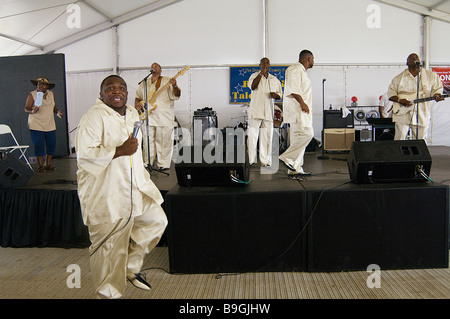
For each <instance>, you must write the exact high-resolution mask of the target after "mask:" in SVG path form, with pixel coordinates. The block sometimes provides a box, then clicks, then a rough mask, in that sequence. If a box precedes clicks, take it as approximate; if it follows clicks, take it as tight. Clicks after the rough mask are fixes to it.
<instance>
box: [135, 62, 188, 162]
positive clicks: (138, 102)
mask: <svg viewBox="0 0 450 319" xmlns="http://www.w3.org/2000/svg"><path fill="white" fill-rule="evenodd" d="M150 72H151V73H152V76H151V77H150V78H149V79H148V81H147V98H148V100H150V99H151V98H152V96H153V95H154V94H155V93H156V92H158V94H157V98H156V100H155V101H153V103H152V104H150V103H148V106H147V108H148V110H151V111H150V113H149V115H148V123H149V124H148V125H149V127H148V141H149V143H150V160H149V155H148V150H149V147H148V142H147V136H146V134H147V132H146V131H147V130H146V128H147V127H146V122H145V123H144V124H145V125H143V126H142V128H143V130H142V133H143V134H144V137H143V143H142V145H143V157H144V164H145V165H146V166H147V165H151V166H152V165H153V164H154V162H155V160H156V165H157V166H158V169H159V170H167V169H169V168H170V163H171V160H172V153H173V128H174V123H175V111H174V101H175V100H178V99H179V98H180V96H181V90H180V88H179V87H178V86H177V81H176V80H175V79H174V78H169V77H165V76H161V73H162V70H161V66H160V65H159V64H158V63H153V64H152V66H151V69H150ZM144 85H145V82H142V83H141V84H140V85H139V87H138V89H137V90H136V98H135V100H134V106H135V108H136V109H137V110H138V111H139V110H143V105H144V104H145V103H144V99H145V88H144ZM165 87H166V88H165ZM164 88H165V90H164V91H163V92H159V90H162V89H164ZM155 96H156V95H155ZM153 108H154V109H153ZM152 109H153V110H152Z"/></svg>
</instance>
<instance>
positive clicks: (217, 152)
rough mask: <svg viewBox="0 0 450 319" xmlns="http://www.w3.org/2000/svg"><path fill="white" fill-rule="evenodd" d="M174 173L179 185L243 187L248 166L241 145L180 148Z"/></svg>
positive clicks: (247, 179)
mask: <svg viewBox="0 0 450 319" xmlns="http://www.w3.org/2000/svg"><path fill="white" fill-rule="evenodd" d="M178 156H179V158H177V163H176V164H175V171H176V174H177V180H178V184H179V185H180V186H185V187H186V186H187V187H192V186H208V187H210V186H245V185H246V184H248V181H249V170H250V169H249V163H248V154H247V152H246V147H245V144H242V145H222V144H220V145H215V147H208V146H206V147H201V146H183V147H182V148H181V150H180V152H179V154H178Z"/></svg>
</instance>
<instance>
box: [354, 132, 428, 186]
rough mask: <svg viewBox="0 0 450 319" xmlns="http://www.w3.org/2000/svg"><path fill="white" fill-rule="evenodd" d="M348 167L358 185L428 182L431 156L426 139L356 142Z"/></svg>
mask: <svg viewBox="0 0 450 319" xmlns="http://www.w3.org/2000/svg"><path fill="white" fill-rule="evenodd" d="M347 166H348V171H349V174H350V179H351V180H352V182H354V183H356V184H365V183H366V184H367V183H389V182H425V181H427V180H428V179H427V177H428V176H429V174H430V171H431V155H430V152H429V151H428V147H427V145H426V144H425V141H424V140H406V141H373V142H354V143H353V145H352V148H351V149H350V152H349V155H348V158H347Z"/></svg>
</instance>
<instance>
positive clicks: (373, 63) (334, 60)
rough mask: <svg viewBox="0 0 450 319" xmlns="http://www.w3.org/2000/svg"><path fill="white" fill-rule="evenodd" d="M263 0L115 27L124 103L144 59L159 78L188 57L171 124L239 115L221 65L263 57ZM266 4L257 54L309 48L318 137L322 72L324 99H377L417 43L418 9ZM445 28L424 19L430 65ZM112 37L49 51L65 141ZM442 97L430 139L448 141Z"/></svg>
mask: <svg viewBox="0 0 450 319" xmlns="http://www.w3.org/2000/svg"><path fill="white" fill-rule="evenodd" d="M263 3H264V0H247V1H240V0H229V1H227V2H223V1H218V0H189V1H187V0H186V1H181V2H179V3H176V4H174V5H172V6H169V7H166V8H162V9H160V10H158V11H156V12H153V13H150V14H147V15H145V16H142V17H140V18H137V19H135V20H132V21H130V22H127V23H124V24H121V25H119V26H118V28H117V34H118V49H117V52H118V68H119V71H118V72H119V74H120V75H121V76H123V77H124V78H125V80H126V81H127V83H128V91H129V103H133V101H134V95H135V91H136V88H137V83H138V82H139V81H140V80H141V79H142V78H143V77H144V76H146V75H147V74H148V69H149V67H150V65H151V63H152V62H159V63H160V64H161V65H162V67H163V75H168V76H170V75H173V74H175V73H176V72H177V71H178V70H179V69H181V68H182V67H183V66H184V65H190V66H191V69H190V70H189V71H188V72H187V73H186V74H185V75H184V76H183V77H180V78H178V82H179V84H180V86H181V88H182V97H181V99H180V100H179V101H177V102H176V103H175V109H176V115H177V118H178V120H179V122H180V124H181V125H182V126H184V127H189V125H191V123H192V115H193V112H194V111H195V110H196V109H198V108H203V107H205V106H208V107H212V108H213V109H214V110H215V111H217V113H218V118H219V126H220V127H227V126H234V125H236V122H238V121H240V118H242V120H243V117H244V115H245V113H244V108H242V107H241V105H233V104H230V103H229V99H228V96H229V69H228V66H231V65H249V64H253V65H257V64H258V63H259V60H260V58H261V57H263V54H264V53H265V47H264V45H263V43H264V32H263V29H264V19H263V15H264V12H263V11H264V10H263V5H262V4H263ZM266 3H267V4H268V8H267V9H268V10H267V13H268V15H267V17H266V18H267V24H266V27H267V29H268V30H267V31H268V32H267V34H268V38H267V40H268V43H267V52H266V53H267V56H268V57H269V58H270V59H271V62H272V64H273V65H275V64H277V65H290V64H292V63H295V62H296V61H297V59H298V53H299V52H300V50H302V49H304V48H307V49H310V50H312V51H313V52H314V54H315V62H316V65H315V67H314V68H313V69H311V70H309V74H310V77H311V79H312V84H313V108H314V111H313V112H314V113H313V114H314V128H315V137H316V138H318V139H320V131H321V128H322V80H323V79H327V80H326V82H325V105H326V106H327V107H328V106H329V105H330V104H331V105H332V106H333V107H335V108H339V107H341V106H344V105H350V103H351V100H350V99H351V97H352V96H357V97H358V99H359V103H360V104H361V105H362V104H371V105H372V104H373V105H378V97H379V96H380V95H381V94H383V93H384V92H385V91H386V90H387V87H388V85H389V83H390V81H391V80H392V78H393V77H394V76H395V75H397V74H398V73H400V72H401V71H402V70H403V69H404V68H405V67H406V66H405V63H406V58H407V56H408V55H409V54H410V53H412V52H416V53H418V54H419V55H421V54H422V51H423V44H422V42H423V22H422V16H420V15H419V14H415V13H412V12H408V11H405V10H402V9H399V8H395V7H392V6H388V5H384V4H381V3H379V2H375V1H369V0H342V1H339V2H337V1H333V0H322V1H316V2H309V1H308V2H307V1H303V0H302V1H297V0H276V1H270V0H269V1H266ZM370 5H377V6H378V7H379V9H380V12H379V13H380V15H379V17H380V28H369V27H368V25H367V20H368V18H369V17H370V15H371V12H370V10H368V8H369V6H370ZM449 33H450V24H448V23H444V22H441V21H437V20H433V21H432V28H431V33H430V35H431V41H430V47H429V51H430V61H429V64H430V67H431V66H433V65H440V66H450V57H449V56H448V52H449V51H450V48H449V47H448V46H449V44H448V41H444V40H443V39H445V38H446V37H447V36H448V34H449ZM113 42H114V34H113V31H111V30H107V31H104V32H101V33H99V34H96V35H93V36H91V37H89V38H86V39H84V40H82V41H79V42H77V43H75V44H72V45H69V46H66V47H64V48H62V49H60V50H58V51H57V52H60V53H64V54H65V55H66V70H67V90H68V92H67V97H68V108H69V111H68V113H69V114H68V116H69V132H70V131H72V132H71V133H70V138H69V139H70V140H73V134H74V131H73V130H74V129H75V128H76V126H77V125H78V121H79V119H80V118H81V115H82V114H84V112H85V111H86V110H87V109H88V108H89V107H90V106H92V105H93V104H94V102H95V98H97V96H98V92H99V85H100V82H101V80H102V79H103V78H104V77H105V76H106V75H108V74H111V73H115V70H114V69H113V67H114V65H115V64H114V54H113V52H114V50H116V48H115V47H114V45H113ZM435 104H436V103H435ZM449 104H450V102H449V100H448V99H447V100H446V101H444V102H440V103H438V104H436V106H433V119H432V121H433V122H432V130H431V131H430V134H429V140H428V142H429V143H430V144H434V145H450V138H448V136H449V134H448V129H447V125H446V122H447V121H448V120H450V114H448V112H446V110H447V109H450V108H449V107H448V106H449ZM74 108H76V109H75V110H74ZM436 112H437V113H436ZM71 143H72V142H71Z"/></svg>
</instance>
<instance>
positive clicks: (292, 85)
mask: <svg viewBox="0 0 450 319" xmlns="http://www.w3.org/2000/svg"><path fill="white" fill-rule="evenodd" d="M313 66H314V55H313V54H312V53H311V51H308V50H303V51H302V52H300V55H299V61H298V62H297V63H295V64H293V65H291V66H290V67H288V68H287V69H286V77H285V81H286V82H285V85H284V95H283V121H284V123H289V125H290V146H289V148H288V149H287V150H286V151H285V152H284V153H283V154H281V155H280V160H281V161H282V162H283V163H284V164H285V165H286V166H287V167H288V174H289V175H310V174H311V173H309V172H305V171H304V169H303V157H304V155H305V150H306V147H307V146H308V144H309V142H310V141H311V139H312V138H313V136H314V130H313V123H312V88H311V80H310V79H309V76H308V73H307V72H306V71H307V70H308V69H310V68H312V67H313Z"/></svg>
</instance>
